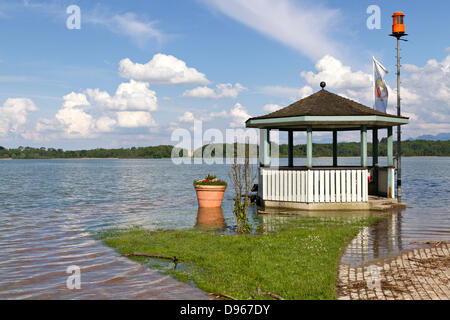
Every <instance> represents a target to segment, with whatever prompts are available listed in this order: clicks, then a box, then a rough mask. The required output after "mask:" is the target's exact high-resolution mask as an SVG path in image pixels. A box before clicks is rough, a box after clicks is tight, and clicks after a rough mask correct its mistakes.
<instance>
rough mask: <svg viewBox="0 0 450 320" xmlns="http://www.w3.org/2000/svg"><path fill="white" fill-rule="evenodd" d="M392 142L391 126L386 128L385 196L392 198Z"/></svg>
mask: <svg viewBox="0 0 450 320" xmlns="http://www.w3.org/2000/svg"><path fill="white" fill-rule="evenodd" d="M393 150H394V144H393V135H392V127H388V129H387V160H388V168H387V172H388V174H387V197H388V198H394V185H393V181H394V179H393V176H392V175H393V174H394V170H392V168H391V167H393V166H394V152H393Z"/></svg>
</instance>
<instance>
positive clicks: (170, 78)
mask: <svg viewBox="0 0 450 320" xmlns="http://www.w3.org/2000/svg"><path fill="white" fill-rule="evenodd" d="M119 73H120V75H121V76H122V77H124V78H127V79H133V80H137V81H145V82H149V83H151V84H208V83H209V80H208V79H206V77H205V75H204V74H203V73H201V72H198V71H197V70H196V69H194V68H190V67H188V66H187V65H186V63H185V62H184V61H182V60H180V59H178V58H176V57H174V56H171V55H165V54H162V53H158V54H155V55H154V56H153V58H152V59H151V60H150V61H149V62H147V63H146V64H140V63H134V62H132V61H131V60H130V59H128V58H125V59H122V60H121V61H120V63H119Z"/></svg>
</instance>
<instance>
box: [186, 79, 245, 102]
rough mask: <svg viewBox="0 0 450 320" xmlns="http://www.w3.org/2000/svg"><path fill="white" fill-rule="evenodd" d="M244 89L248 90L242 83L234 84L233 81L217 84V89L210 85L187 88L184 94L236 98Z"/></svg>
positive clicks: (191, 96)
mask: <svg viewBox="0 0 450 320" xmlns="http://www.w3.org/2000/svg"><path fill="white" fill-rule="evenodd" d="M243 90H246V88H245V87H244V86H242V85H241V84H240V83H236V84H235V85H234V86H233V85H232V84H231V83H222V84H218V85H216V88H215V90H213V89H211V88H209V87H197V88H194V89H191V90H186V91H185V92H184V93H183V96H185V97H190V98H200V99H220V98H236V97H237V96H238V94H239V93H240V92H241V91H243Z"/></svg>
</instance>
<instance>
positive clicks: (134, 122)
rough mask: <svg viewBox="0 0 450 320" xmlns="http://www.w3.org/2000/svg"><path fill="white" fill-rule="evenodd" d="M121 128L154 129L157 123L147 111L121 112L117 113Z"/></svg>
mask: <svg viewBox="0 0 450 320" xmlns="http://www.w3.org/2000/svg"><path fill="white" fill-rule="evenodd" d="M117 120H118V125H119V127H123V128H139V127H154V126H156V122H155V121H154V120H153V119H152V117H151V115H150V113H149V112H145V111H121V112H117Z"/></svg>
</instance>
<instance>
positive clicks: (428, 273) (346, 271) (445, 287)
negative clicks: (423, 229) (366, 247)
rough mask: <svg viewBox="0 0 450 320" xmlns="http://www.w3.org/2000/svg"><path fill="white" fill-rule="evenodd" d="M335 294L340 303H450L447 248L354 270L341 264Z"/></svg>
mask: <svg viewBox="0 0 450 320" xmlns="http://www.w3.org/2000/svg"><path fill="white" fill-rule="evenodd" d="M337 291H338V299H339V300H386V299H387V300H450V244H448V243H439V242H438V243H436V244H434V245H430V247H429V248H420V249H414V250H411V251H408V252H405V253H403V254H401V255H399V256H397V257H396V258H393V259H392V258H391V259H384V260H381V261H376V262H374V263H373V264H372V265H366V266H360V267H356V268H352V267H350V266H349V265H347V264H341V265H340V266H339V278H338V284H337Z"/></svg>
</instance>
